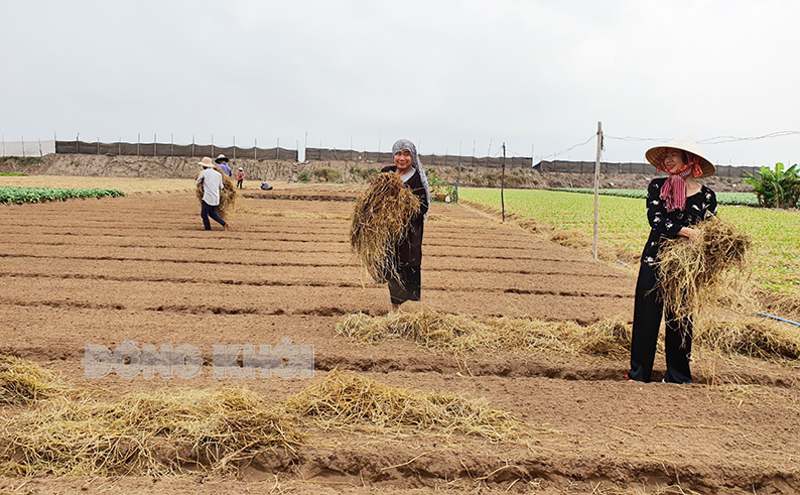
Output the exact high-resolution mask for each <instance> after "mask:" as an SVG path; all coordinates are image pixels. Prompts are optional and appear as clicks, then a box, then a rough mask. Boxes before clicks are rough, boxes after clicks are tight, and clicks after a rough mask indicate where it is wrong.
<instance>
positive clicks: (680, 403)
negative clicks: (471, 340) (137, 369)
mask: <svg viewBox="0 0 800 495" xmlns="http://www.w3.org/2000/svg"><path fill="white" fill-rule="evenodd" d="M246 192H247V193H248V194H247V196H246V197H245V198H244V199H242V201H241V204H240V210H239V212H238V213H236V214H234V215H233V216H231V217H230V219H229V220H230V223H231V227H232V230H231V231H228V232H225V231H222V230H221V229H220V228H219V226H218V225H216V224H214V229H213V230H212V231H210V232H207V231H204V230H203V229H202V223H201V220H200V216H199V205H198V203H197V199H196V197H195V196H194V194H193V193H191V192H175V193H172V194H162V195H150V194H136V195H131V196H128V197H123V198H116V199H110V198H105V199H100V200H73V201H68V202H58V203H48V204H37V205H15V206H6V207H3V212H4V218H5V220H6V221H5V222H3V224H2V226H0V257H1V258H2V265H0V279H1V280H2V287H3V290H2V293H0V321H2V322H3V325H2V326H0V351H2V352H3V353H8V354H13V355H17V356H21V357H24V358H26V359H30V360H32V361H34V362H36V363H38V364H40V365H41V366H44V367H46V368H49V369H53V370H57V371H59V372H61V373H63V375H64V377H65V378H66V379H68V380H69V381H70V382H71V383H73V384H75V385H77V386H80V387H86V388H88V389H91V390H94V391H95V392H98V393H101V394H104V395H107V396H108V397H109V398H115V397H119V396H120V395H122V394H124V393H127V392H131V391H141V390H152V389H160V388H167V389H169V388H171V387H191V388H197V389H202V388H208V387H215V386H219V385H226V384H235V385H242V386H245V387H247V388H249V389H251V390H254V391H256V392H258V393H260V394H263V395H264V396H266V397H268V398H269V399H270V400H274V401H282V400H284V399H285V398H286V397H288V396H289V395H291V394H294V393H297V392H299V391H301V390H302V389H304V388H305V387H307V386H308V385H310V384H311V383H314V382H315V381H317V380H320V379H322V378H324V377H325V376H326V375H327V374H328V373H329V372H330V371H331V370H333V369H338V370H342V371H350V372H356V373H359V374H361V375H363V376H365V377H369V378H373V379H375V380H379V381H381V382H383V383H386V384H389V385H392V386H397V387H407V388H411V389H416V390H423V391H436V392H442V393H444V392H455V393H459V394H464V395H466V396H468V397H471V398H485V399H486V400H488V402H489V403H490V405H491V406H492V407H494V408H496V409H501V410H504V411H508V412H511V413H513V414H515V415H517V416H518V417H519V418H521V419H522V420H523V421H524V422H526V423H527V424H529V425H530V426H531V427H532V428H533V432H534V433H533V434H532V435H531V436H530V437H527V438H523V439H522V440H515V441H502V442H489V441H485V440H480V439H475V438H473V437H469V436H465V435H464V436H459V435H453V436H448V437H443V436H433V435H399V436H396V435H387V436H381V435H375V434H370V435H367V434H359V433H346V432H337V431H327V432H325V431H311V440H310V442H309V444H308V445H306V446H303V447H300V448H299V460H298V461H297V463H296V464H295V465H293V466H291V467H290V468H285V469H274V470H269V469H267V470H258V469H250V470H248V471H246V472H243V473H242V475H241V476H240V477H237V478H234V479H224V478H218V477H213V476H211V477H209V476H203V475H196V476H182V477H166V478H149V477H141V476H125V477H114V478H73V477H64V478H59V477H52V476H47V475H46V474H43V475H41V476H35V477H32V478H0V493H28V494H38V493H69V494H72V493H76V494H77V493H108V492H117V493H165V494H178V493H192V494H196V495H201V494H209V495H210V494H213V495H219V494H222V493H225V494H228V493H298V494H299V493H324V494H334V493H348V494H357V495H366V494H373V493H379V494H400V493H402V494H419V495H428V494H433V493H440V492H444V493H454V494H455V493H497V494H500V493H537V494H538V493H541V494H573V493H601V494H612V493H613V494H619V493H692V492H697V493H731V494H742V495H743V494H754V493H756V494H795V493H798V492H800V473H799V472H798V469H800V366H798V364H797V363H796V362H794V363H779V362H775V363H773V362H766V361H761V360H756V359H750V358H728V357H720V356H718V355H715V354H711V353H708V352H702V351H698V352H696V353H695V355H694V357H693V359H694V364H693V373H694V378H695V384H693V385H688V386H677V385H671V384H663V383H660V379H661V376H663V368H664V358H663V355H660V356H658V357H657V361H656V368H657V373H661V375H657V376H655V377H654V378H656V379H657V380H658V381H656V382H654V383H650V384H640V383H632V382H628V381H626V380H625V379H624V378H623V375H624V373H625V371H627V359H625V358H604V357H591V356H582V355H578V356H575V355H561V354H552V353H549V354H548V353H540V352H522V351H516V352H513V351H500V352H491V353H490V352H477V351H476V352H468V353H466V354H461V355H458V356H456V355H454V354H452V353H449V352H444V351H431V350H426V349H423V348H421V347H418V346H417V345H415V344H412V343H410V342H402V341H392V342H385V343H382V344H378V345H359V344H355V343H353V342H350V341H348V340H347V339H345V338H343V337H340V336H338V335H337V334H336V331H335V325H336V322H337V321H338V320H339V319H340V317H341V316H342V315H345V314H347V313H354V312H365V313H368V314H370V315H381V314H384V313H386V311H387V310H388V308H389V300H388V292H387V289H386V288H385V287H382V286H376V285H375V284H373V283H371V282H370V281H368V280H366V279H365V278H364V277H363V276H362V274H361V271H360V270H359V267H358V266H357V265H356V263H355V260H354V257H353V255H352V254H351V252H350V246H349V243H348V230H349V220H348V215H349V214H350V213H351V211H352V208H353V203H352V202H351V201H348V200H347V199H348V198H351V199H352V198H353V197H354V196H355V194H356V192H357V188H353V187H352V186H343V187H340V188H335V189H332V188H331V186H328V187H325V188H321V187H319V186H307V187H294V188H291V189H288V190H287V189H281V188H278V189H276V190H275V191H271V192H261V191H257V190H255V189H253V190H248V191H246ZM634 284H635V278H634V275H633V274H632V273H631V271H630V270H627V269H625V268H624V267H621V266H620V265H613V264H611V263H605V262H598V261H594V260H593V259H592V258H591V256H590V255H589V254H588V253H582V252H578V251H575V250H571V249H569V248H566V247H563V246H560V245H557V244H554V243H550V242H546V241H542V240H540V239H537V238H535V237H534V236H533V235H531V234H529V233H527V232H525V231H523V230H522V229H520V228H518V227H515V226H512V225H504V224H502V223H500V222H499V221H498V220H497V219H496V218H494V217H492V216H490V215H487V214H486V213H484V212H479V211H477V210H472V209H469V208H466V207H462V206H457V205H448V204H439V203H437V204H434V205H433V206H432V209H431V212H430V218H429V221H428V222H427V224H426V226H425V243H424V261H423V292H422V294H423V300H422V302H421V303H408V304H407V307H405V309H406V310H408V311H414V310H418V309H421V308H423V307H426V308H431V309H435V310H437V311H442V312H448V313H469V314H474V315H494V316H501V315H506V316H522V315H529V316H532V317H536V318H542V319H547V320H574V321H577V322H580V323H592V322H595V321H598V320H600V319H603V318H608V317H614V316H617V315H622V316H623V317H624V318H625V319H626V320H630V316H631V315H632V311H633V292H634ZM284 337H289V338H291V339H292V341H293V342H295V343H300V344H312V345H313V346H314V353H315V354H314V364H315V377H314V378H313V379H306V378H292V379H281V378H276V377H272V378H254V379H234V378H229V379H218V378H214V377H213V375H212V372H211V369H210V368H211V367H210V366H209V365H207V366H204V368H203V371H202V372H201V373H200V375H199V376H197V377H195V378H192V379H181V378H174V379H165V378H160V377H159V376H158V375H156V377H155V378H153V379H146V378H143V377H141V376H139V377H136V378H134V379H123V378H121V377H119V376H117V375H109V376H107V377H105V378H94V379H90V378H86V377H85V376H84V369H83V365H82V364H81V358H82V357H83V353H84V345H85V344H102V345H105V346H106V347H108V348H109V349H114V348H115V347H116V346H117V345H119V344H121V343H122V342H123V341H125V340H134V341H136V342H138V343H139V344H143V343H150V344H154V345H156V347H158V346H159V345H160V344H172V345H174V346H177V345H180V344H192V345H194V346H195V347H197V348H199V349H200V351H201V353H202V355H203V357H204V359H206V361H207V362H208V361H210V358H211V355H212V350H211V349H212V345H213V344H269V345H277V344H279V343H281V339H282V338H284ZM207 364H208V363H207ZM2 414H3V415H9V414H14V412H13V411H12V410H9V409H4V410H3V413H2Z"/></svg>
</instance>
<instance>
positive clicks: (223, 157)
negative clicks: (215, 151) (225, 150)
mask: <svg viewBox="0 0 800 495" xmlns="http://www.w3.org/2000/svg"><path fill="white" fill-rule="evenodd" d="M214 161H215V162H217V163H220V162H227V161H228V157H227V156H225V155H219V156H218V157H217V159H216V160H214Z"/></svg>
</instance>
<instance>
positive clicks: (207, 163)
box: [197, 156, 214, 168]
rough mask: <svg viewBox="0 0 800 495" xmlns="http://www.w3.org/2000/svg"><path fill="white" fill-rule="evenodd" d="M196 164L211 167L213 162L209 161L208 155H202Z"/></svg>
mask: <svg viewBox="0 0 800 495" xmlns="http://www.w3.org/2000/svg"><path fill="white" fill-rule="evenodd" d="M197 164H198V165H202V166H203V168H211V167H213V166H214V162H212V161H211V158H210V157H208V156H204V157H203V159H202V160H200V161H199V162H197Z"/></svg>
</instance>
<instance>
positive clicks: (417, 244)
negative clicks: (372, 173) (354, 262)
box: [381, 139, 431, 313]
mask: <svg viewBox="0 0 800 495" xmlns="http://www.w3.org/2000/svg"><path fill="white" fill-rule="evenodd" d="M392 155H393V156H394V165H393V166H389V167H384V168H383V169H382V170H381V172H395V173H397V175H399V176H400V178H401V179H402V180H403V185H404V186H405V187H407V188H409V189H411V192H413V193H414V195H415V196H417V198H418V199H419V211H417V212H416V213H414V215H413V216H412V217H411V221H410V222H409V225H408V228H407V229H406V232H405V235H404V236H403V238H402V240H401V241H400V243H399V245H398V246H396V250H395V252H396V253H397V259H396V260H395V261H396V262H395V266H396V267H397V274H396V276H395V275H392V276H390V277H389V279H388V283H389V298H390V299H391V302H392V311H391V312H392V313H397V312H399V311H400V305H401V304H403V303H404V302H406V301H419V300H420V293H421V290H422V289H421V287H422V283H421V282H422V277H421V266H422V232H423V227H424V221H425V215H426V214H427V213H428V205H430V201H431V192H430V186H429V185H428V177H427V176H426V175H425V170H424V169H423V168H422V164H421V163H420V161H419V155H418V154H417V148H416V146H414V143H412V142H411V141H408V140H406V139H400V140H399V141H397V142H396V143H394V145H393V146H392Z"/></svg>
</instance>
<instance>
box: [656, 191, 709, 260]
mask: <svg viewBox="0 0 800 495" xmlns="http://www.w3.org/2000/svg"><path fill="white" fill-rule="evenodd" d="M666 180H667V178H666V177H661V178H658V179H653V180H652V181H651V182H650V185H649V186H647V220H648V221H649V222H650V237H648V239H647V244H645V245H644V250H643V251H642V263H647V264H648V265H651V266H652V265H653V263H654V262H655V259H656V256H657V255H658V249H659V248H660V247H661V243H662V242H663V241H664V240H666V239H674V238H676V237H678V232H679V231H680V230H681V229H682V228H683V227H691V226H692V225H696V224H697V223H698V222H700V221H701V220H703V219H705V218H706V215H708V214H711V215H716V214H717V196H716V195H715V194H714V191H712V190H711V189H709V188H707V187H706V186H702V187H701V188H700V192H698V193H697V194H693V195H691V196H689V197H687V198H686V207H685V208H684V209H683V210H673V211H671V212H667V202H666V201H664V200H663V199H661V187H662V186H663V185H664V182H666Z"/></svg>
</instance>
